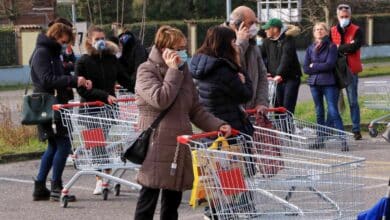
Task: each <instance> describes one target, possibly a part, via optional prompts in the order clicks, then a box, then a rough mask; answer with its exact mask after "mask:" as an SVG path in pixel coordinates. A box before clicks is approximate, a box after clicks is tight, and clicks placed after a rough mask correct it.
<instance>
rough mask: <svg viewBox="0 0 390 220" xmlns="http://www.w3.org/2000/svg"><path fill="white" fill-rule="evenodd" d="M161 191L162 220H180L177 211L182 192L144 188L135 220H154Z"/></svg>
mask: <svg viewBox="0 0 390 220" xmlns="http://www.w3.org/2000/svg"><path fill="white" fill-rule="evenodd" d="M168 178H169V177H168ZM160 191H162V195H161V211H160V219H161V220H177V219H178V218H179V214H178V211H177V209H178V208H179V206H180V203H181V197H182V195H183V193H182V192H179V191H173V190H167V189H163V190H161V189H153V188H148V187H145V186H143V187H142V189H141V191H140V193H139V194H140V195H139V198H138V202H137V208H136V209H135V216H134V219H135V220H153V216H154V211H155V210H156V205H157V201H158V197H159V195H160Z"/></svg>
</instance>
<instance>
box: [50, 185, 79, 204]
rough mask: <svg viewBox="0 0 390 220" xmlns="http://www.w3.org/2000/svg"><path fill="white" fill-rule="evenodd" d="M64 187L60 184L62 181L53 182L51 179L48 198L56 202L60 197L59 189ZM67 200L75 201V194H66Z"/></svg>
mask: <svg viewBox="0 0 390 220" xmlns="http://www.w3.org/2000/svg"><path fill="white" fill-rule="evenodd" d="M63 188H64V187H63V186H62V181H59V182H55V181H51V190H50V200H51V201H55V202H58V201H60V198H61V191H62V189H63ZM68 201H69V202H74V201H76V196H74V195H68Z"/></svg>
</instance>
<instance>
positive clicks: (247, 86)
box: [222, 70, 253, 103]
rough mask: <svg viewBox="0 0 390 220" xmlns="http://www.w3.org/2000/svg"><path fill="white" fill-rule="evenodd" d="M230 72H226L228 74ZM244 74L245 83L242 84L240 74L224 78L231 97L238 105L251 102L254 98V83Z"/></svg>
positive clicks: (228, 75) (227, 75)
mask: <svg viewBox="0 0 390 220" xmlns="http://www.w3.org/2000/svg"><path fill="white" fill-rule="evenodd" d="M228 71H229V70H226V72H228ZM242 74H243V75H244V77H245V83H242V81H241V79H240V77H239V75H238V73H234V74H226V77H224V78H222V80H223V83H224V84H225V85H226V86H227V88H228V91H227V92H228V93H229V95H230V97H232V99H233V100H235V101H236V102H238V103H246V102H249V101H250V100H251V99H252V96H253V91H252V90H253V89H252V81H251V80H250V79H249V77H248V76H247V75H246V74H245V73H242Z"/></svg>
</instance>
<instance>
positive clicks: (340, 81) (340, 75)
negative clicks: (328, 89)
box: [334, 53, 352, 89]
mask: <svg viewBox="0 0 390 220" xmlns="http://www.w3.org/2000/svg"><path fill="white" fill-rule="evenodd" d="M334 74H335V79H336V85H337V87H339V88H340V89H344V88H346V87H347V86H348V85H349V84H351V83H352V72H351V70H350V69H349V66H348V62H347V57H346V56H345V55H344V54H342V53H338V56H337V61H336V67H335V70H334Z"/></svg>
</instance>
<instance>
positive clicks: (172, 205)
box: [160, 189, 183, 220]
mask: <svg viewBox="0 0 390 220" xmlns="http://www.w3.org/2000/svg"><path fill="white" fill-rule="evenodd" d="M182 195H183V193H182V192H179V191H173V190H167V189H164V190H162V196H161V213H160V219H161V220H176V219H178V218H179V213H178V211H177V209H178V208H179V206H180V203H181V197H182Z"/></svg>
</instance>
